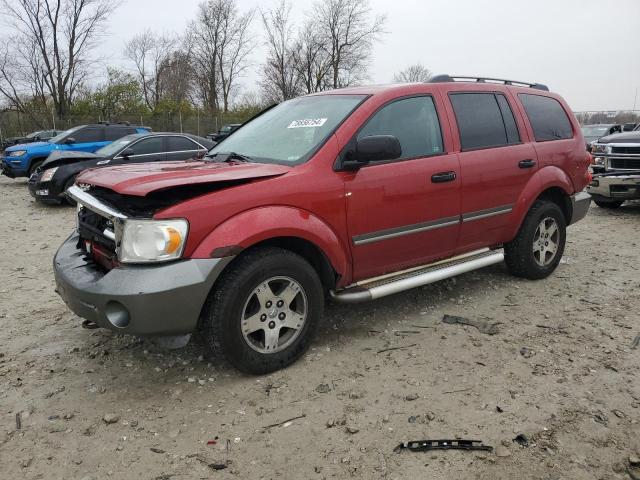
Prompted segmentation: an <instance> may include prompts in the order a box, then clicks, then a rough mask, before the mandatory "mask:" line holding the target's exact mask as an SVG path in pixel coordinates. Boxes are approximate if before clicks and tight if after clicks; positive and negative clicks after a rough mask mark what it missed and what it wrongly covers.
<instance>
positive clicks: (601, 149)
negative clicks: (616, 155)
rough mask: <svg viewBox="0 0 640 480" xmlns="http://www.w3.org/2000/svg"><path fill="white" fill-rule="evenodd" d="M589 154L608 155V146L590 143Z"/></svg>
mask: <svg viewBox="0 0 640 480" xmlns="http://www.w3.org/2000/svg"><path fill="white" fill-rule="evenodd" d="M591 153H594V154H595V153H609V145H606V144H602V143H592V144H591Z"/></svg>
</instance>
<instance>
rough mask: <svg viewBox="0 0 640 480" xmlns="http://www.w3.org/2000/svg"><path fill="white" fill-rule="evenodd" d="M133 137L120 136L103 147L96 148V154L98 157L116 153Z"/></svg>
mask: <svg viewBox="0 0 640 480" xmlns="http://www.w3.org/2000/svg"><path fill="white" fill-rule="evenodd" d="M132 140H133V138H129V137H122V138H121V139H119V140H116V141H115V142H111V143H110V144H109V145H105V146H104V147H102V148H100V149H98V150H97V151H96V155H98V156H100V157H110V156H112V155H115V154H116V153H118V152H119V151H120V150H121V149H123V148H125V147H126V146H127V145H129V144H130V143H131V141H132Z"/></svg>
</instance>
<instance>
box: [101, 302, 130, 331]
mask: <svg viewBox="0 0 640 480" xmlns="http://www.w3.org/2000/svg"><path fill="white" fill-rule="evenodd" d="M104 314H105V316H106V317H107V320H109V323H111V325H113V326H114V327H116V328H126V327H127V326H128V325H129V322H130V321H131V318H130V316H129V312H128V310H127V309H126V308H125V307H124V306H123V305H122V304H121V303H118V302H115V301H111V302H109V303H107V307H106V308H105V310H104Z"/></svg>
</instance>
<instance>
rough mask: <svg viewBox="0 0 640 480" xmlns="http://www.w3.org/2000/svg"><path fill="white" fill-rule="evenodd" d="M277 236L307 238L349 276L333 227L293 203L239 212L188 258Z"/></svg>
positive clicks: (212, 253)
mask: <svg viewBox="0 0 640 480" xmlns="http://www.w3.org/2000/svg"><path fill="white" fill-rule="evenodd" d="M277 237H297V238H301V239H303V240H306V241H308V242H311V243H312V244H314V245H315V246H316V247H318V248H319V249H320V250H321V251H322V252H323V253H324V254H325V255H326V257H327V258H328V259H329V262H331V265H332V266H333V268H334V270H335V271H336V272H337V273H338V274H339V275H340V276H342V277H343V278H345V277H347V278H350V275H351V269H350V262H349V259H348V255H347V253H346V252H347V249H346V247H345V246H344V245H343V242H342V241H341V240H340V239H339V237H338V236H337V235H336V234H335V232H334V231H333V229H332V228H331V227H330V226H329V225H327V224H326V223H325V222H324V221H322V220H321V219H320V218H318V217H316V216H315V215H313V214H312V213H310V212H308V211H306V210H303V209H300V208H295V207H287V206H268V207H258V208H255V209H252V210H247V211H244V212H242V213H239V214H237V215H235V216H234V217H232V218H230V219H228V220H226V221H225V222H223V223H221V224H220V225H218V226H217V227H216V228H215V229H214V230H213V231H211V232H210V233H209V234H208V235H207V236H206V237H205V238H204V240H203V241H202V242H200V245H198V246H197V247H196V249H195V250H194V252H193V254H192V255H191V258H211V257H212V256H216V255H217V252H216V251H218V252H225V251H233V252H237V251H239V250H244V249H246V248H249V247H251V246H252V245H255V244H257V243H260V242H262V241H264V240H269V239H271V238H277Z"/></svg>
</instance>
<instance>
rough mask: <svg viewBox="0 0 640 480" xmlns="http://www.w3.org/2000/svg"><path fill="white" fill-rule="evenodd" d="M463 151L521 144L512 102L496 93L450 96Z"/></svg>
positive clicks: (452, 94) (455, 94)
mask: <svg viewBox="0 0 640 480" xmlns="http://www.w3.org/2000/svg"><path fill="white" fill-rule="evenodd" d="M449 98H450V99H451V104H452V106H453V111H454V112H455V115H456V122H457V123H458V130H459V132H460V143H461V145H462V150H474V149H477V148H491V147H501V146H504V145H510V144H514V143H519V142H520V134H519V133H518V127H517V126H516V121H515V119H514V118H513V112H512V111H511V107H510V106H509V102H507V99H506V98H505V97H504V95H502V94H496V93H451V94H449Z"/></svg>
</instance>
